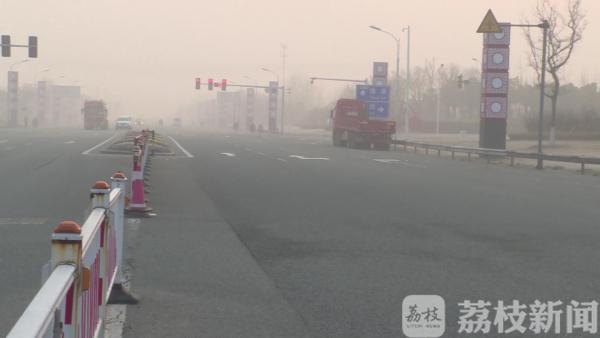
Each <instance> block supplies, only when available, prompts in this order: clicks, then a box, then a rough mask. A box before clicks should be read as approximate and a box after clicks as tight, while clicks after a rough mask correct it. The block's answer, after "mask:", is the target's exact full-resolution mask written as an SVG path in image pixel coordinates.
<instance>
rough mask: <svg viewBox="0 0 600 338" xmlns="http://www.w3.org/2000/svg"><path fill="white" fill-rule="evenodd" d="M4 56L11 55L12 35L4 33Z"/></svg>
mask: <svg viewBox="0 0 600 338" xmlns="http://www.w3.org/2000/svg"><path fill="white" fill-rule="evenodd" d="M2 56H6V57H7V56H10V35H2Z"/></svg>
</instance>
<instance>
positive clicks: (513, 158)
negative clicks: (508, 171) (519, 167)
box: [510, 156, 515, 167]
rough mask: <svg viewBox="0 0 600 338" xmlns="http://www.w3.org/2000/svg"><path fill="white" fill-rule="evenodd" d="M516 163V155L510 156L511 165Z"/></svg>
mask: <svg viewBox="0 0 600 338" xmlns="http://www.w3.org/2000/svg"><path fill="white" fill-rule="evenodd" d="M514 165H515V157H514V156H511V157H510V166H511V167H512V166H514Z"/></svg>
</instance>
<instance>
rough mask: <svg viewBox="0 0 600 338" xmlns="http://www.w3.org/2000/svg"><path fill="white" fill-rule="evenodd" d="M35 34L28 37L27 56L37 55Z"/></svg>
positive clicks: (33, 56) (34, 56)
mask: <svg viewBox="0 0 600 338" xmlns="http://www.w3.org/2000/svg"><path fill="white" fill-rule="evenodd" d="M37 40H38V39H37V36H30V37H29V57H30V58H36V57H37V56H38V41H37Z"/></svg>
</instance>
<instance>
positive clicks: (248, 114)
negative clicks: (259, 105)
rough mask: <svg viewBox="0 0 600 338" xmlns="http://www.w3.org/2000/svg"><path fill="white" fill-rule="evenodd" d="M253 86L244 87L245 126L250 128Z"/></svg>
mask: <svg viewBox="0 0 600 338" xmlns="http://www.w3.org/2000/svg"><path fill="white" fill-rule="evenodd" d="M254 97H255V95H254V88H246V128H247V129H248V130H252V126H253V125H254Z"/></svg>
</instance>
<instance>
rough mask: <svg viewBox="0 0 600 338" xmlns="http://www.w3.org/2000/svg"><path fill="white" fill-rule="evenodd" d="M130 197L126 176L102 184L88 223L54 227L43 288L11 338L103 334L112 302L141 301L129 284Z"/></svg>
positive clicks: (93, 199) (93, 194) (95, 194)
mask: <svg viewBox="0 0 600 338" xmlns="http://www.w3.org/2000/svg"><path fill="white" fill-rule="evenodd" d="M126 193H127V177H125V175H124V174H123V173H122V172H116V173H115V174H114V175H113V176H112V177H111V184H110V185H109V184H108V183H107V182H105V181H97V182H95V183H94V185H93V186H92V188H91V189H90V196H91V205H92V209H91V211H90V213H89V215H88V216H87V218H86V220H85V221H84V222H83V224H82V225H79V224H78V223H76V222H74V221H63V222H60V224H59V225H58V226H57V227H56V228H55V229H54V231H53V232H52V235H51V254H50V262H49V263H48V264H47V269H44V271H46V274H45V275H46V276H45V278H43V281H42V286H41V288H40V290H39V291H38V292H37V294H36V295H35V297H34V298H33V300H32V301H31V303H30V304H29V305H28V306H27V308H26V309H25V311H24V312H23V314H22V315H21V317H20V318H19V319H18V321H17V323H16V324H15V325H14V327H13V328H12V330H11V331H10V332H9V334H8V336H7V337H9V338H30V337H98V336H103V332H104V326H105V324H106V313H107V308H106V305H107V304H109V303H118V304H134V303H137V299H136V298H135V296H133V295H132V294H131V293H130V292H129V291H128V290H127V288H126V287H125V286H124V284H125V283H126V280H125V276H124V274H123V257H124V218H125V217H124V211H125V199H126Z"/></svg>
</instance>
